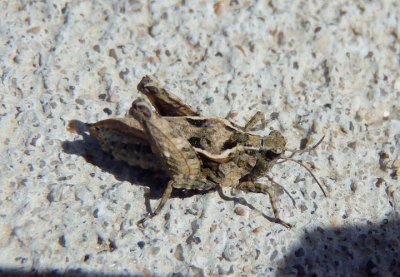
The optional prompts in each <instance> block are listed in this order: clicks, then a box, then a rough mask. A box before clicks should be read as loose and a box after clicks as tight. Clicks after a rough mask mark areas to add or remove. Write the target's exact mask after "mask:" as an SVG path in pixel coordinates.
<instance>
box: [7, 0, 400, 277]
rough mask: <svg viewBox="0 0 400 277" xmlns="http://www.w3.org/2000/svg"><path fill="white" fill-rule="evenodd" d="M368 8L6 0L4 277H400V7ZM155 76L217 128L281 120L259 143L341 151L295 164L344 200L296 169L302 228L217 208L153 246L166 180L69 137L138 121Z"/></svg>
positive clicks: (188, 206) (162, 225) (162, 226)
mask: <svg viewBox="0 0 400 277" xmlns="http://www.w3.org/2000/svg"><path fill="white" fill-rule="evenodd" d="M356 2H357V3H353V1H340V0H335V1H329V2H328V1H217V2H215V1H154V2H153V1H134V0H131V1H29V2H28V1H2V2H1V4H0V38H1V42H2V43H1V45H0V53H1V55H0V61H1V64H0V76H1V85H0V99H1V105H0V124H1V125H0V126H1V130H2V131H1V132H0V142H1V143H0V147H1V161H0V177H1V178H0V238H1V240H0V272H2V273H3V274H4V273H8V274H22V275H23V274H33V273H34V274H46V273H47V274H49V275H52V276H54V275H62V274H67V275H75V276H95V275H99V274H102V275H108V274H109V275H113V276H119V275H130V276H220V275H225V276H253V275H256V276H287V275H291V276H350V275H353V276H396V275H397V276H399V275H400V250H399V244H400V232H399V223H400V222H399V197H400V191H399V188H400V187H399V180H398V178H399V167H400V158H399V151H400V148H399V143H400V107H399V103H400V101H399V100H400V58H399V57H400V29H399V26H400V22H399V14H400V6H399V3H398V1H394V0H393V1H366V0H364V1H356ZM146 74H154V75H155V76H156V77H157V78H158V79H159V80H160V81H161V82H163V83H165V84H166V87H167V88H169V89H170V90H171V91H173V92H175V93H176V94H177V95H179V96H180V97H181V98H182V99H184V100H185V101H186V102H187V103H189V104H190V105H191V106H193V107H195V108H198V109H199V110H200V111H201V113H202V114H203V115H210V116H211V115H213V116H220V117H226V116H228V115H230V117H231V118H232V121H234V122H235V123H237V124H244V122H245V121H246V120H248V119H249V118H250V117H251V115H253V114H254V113H255V112H256V111H262V112H264V113H265V114H266V116H267V117H268V118H269V117H271V114H273V115H274V116H277V119H276V120H274V121H273V122H272V123H271V124H270V125H269V126H268V128H267V130H259V131H257V132H258V133H260V134H267V133H268V132H269V130H270V129H278V130H280V131H281V132H282V133H283V134H284V135H285V136H286V137H287V139H288V141H289V146H290V147H291V148H295V149H298V148H299V147H300V146H301V145H302V144H304V143H305V142H307V144H308V145H312V144H313V143H315V142H316V141H317V140H318V139H319V138H320V137H321V136H322V135H326V138H325V140H324V141H323V143H322V144H321V145H320V146H319V147H318V148H317V149H316V150H315V151H312V152H311V153H305V154H301V155H300V154H296V155H295V158H297V159H301V160H302V161H303V162H304V163H306V164H307V165H309V166H311V167H312V168H313V172H314V174H315V175H316V176H317V177H318V178H319V179H320V180H321V181H322V182H323V184H324V186H325V188H326V190H327V192H328V197H327V198H324V196H323V194H322V193H321V191H320V190H319V189H318V187H317V185H316V184H315V182H313V180H312V178H311V176H310V175H309V174H308V173H307V171H305V170H304V169H303V168H301V167H300V166H298V165H296V164H294V163H289V162H286V163H283V164H279V165H277V166H276V167H275V168H274V169H273V170H272V172H270V173H269V175H270V176H271V177H272V178H274V180H275V181H277V182H278V183H280V184H282V185H284V187H285V188H286V189H287V190H288V191H289V192H290V194H291V196H292V197H293V198H294V199H295V200H296V208H295V207H293V205H292V202H291V200H290V198H289V197H288V196H287V195H282V196H281V197H279V200H278V206H279V211H280V214H281V217H282V219H284V220H286V221H288V222H290V223H292V224H294V225H295V226H294V228H292V229H290V230H288V229H285V228H284V227H282V226H280V225H277V224H274V223H272V222H270V221H268V220H267V219H266V218H265V217H263V216H262V215H260V213H259V212H257V211H256V210H253V209H250V208H249V207H246V206H244V205H240V204H236V205H235V203H234V202H233V201H224V200H223V199H221V197H220V196H219V195H218V193H217V192H209V193H190V192H188V193H184V192H180V193H178V195H175V197H173V198H172V199H170V200H169V201H168V203H167V205H166V206H165V208H164V209H163V210H162V213H161V214H160V215H159V216H157V217H155V218H153V219H152V220H151V221H149V222H147V223H146V226H145V228H144V229H143V230H140V229H139V228H138V227H137V226H136V224H135V223H136V221H138V220H139V219H140V218H141V217H142V216H143V215H144V214H145V213H146V211H147V208H146V205H147V206H148V205H149V204H150V205H151V207H153V208H154V207H155V206H156V205H157V203H158V201H159V198H160V196H161V194H162V186H163V184H164V185H165V180H163V179H161V178H159V177H158V176H157V175H156V176H155V175H154V174H153V173H151V172H150V173H149V172H147V171H144V170H140V169H138V168H130V167H129V166H127V165H125V164H123V163H121V162H118V161H116V160H114V159H113V158H112V157H110V156H109V155H107V154H104V153H103V152H102V151H101V150H100V149H99V147H98V145H97V144H96V142H95V141H94V140H93V139H91V138H89V137H88V136H87V134H85V133H82V132H81V133H80V134H78V133H76V132H74V131H73V130H71V129H69V128H68V127H67V126H68V122H69V121H71V120H76V121H77V122H81V123H83V122H95V121H97V120H101V119H106V118H111V117H122V116H125V114H126V112H127V110H128V108H129V106H130V103H131V102H132V100H133V99H135V97H137V96H138V92H137V90H136V85H137V83H138V82H139V81H140V79H141V77H142V76H143V75H146ZM82 126H83V125H81V127H82ZM83 131H84V130H83ZM224 192H225V193H226V194H227V195H228V196H236V197H243V198H245V199H246V201H247V202H248V203H251V204H252V205H254V206H255V208H257V209H258V210H260V211H262V212H264V213H265V214H266V215H269V216H271V215H272V210H271V206H270V204H269V200H268V197H267V196H266V195H254V194H245V193H241V192H235V191H232V192H231V190H229V189H227V190H224ZM146 195H147V196H146Z"/></svg>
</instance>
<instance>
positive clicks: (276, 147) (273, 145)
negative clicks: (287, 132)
mask: <svg viewBox="0 0 400 277" xmlns="http://www.w3.org/2000/svg"><path fill="white" fill-rule="evenodd" d="M261 149H262V150H263V151H268V152H272V153H274V154H277V155H280V154H282V153H283V152H284V151H285V149H286V139H285V137H284V136H282V134H281V133H280V132H279V131H276V130H274V131H271V132H270V133H269V135H268V136H265V137H263V138H262V146H261Z"/></svg>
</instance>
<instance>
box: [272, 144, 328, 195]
mask: <svg viewBox="0 0 400 277" xmlns="http://www.w3.org/2000/svg"><path fill="white" fill-rule="evenodd" d="M321 141H322V140H321ZM317 145H318V144H317ZM279 158H280V159H284V160H287V161H292V162H295V163H297V164H298V165H300V166H302V167H304V168H305V169H306V170H307V171H308V173H310V174H311V176H312V177H313V178H314V180H315V182H317V184H318V186H319V188H320V189H321V190H322V193H323V194H324V196H325V197H327V196H326V193H325V191H324V189H323V187H322V185H321V183H320V182H319V181H318V179H317V177H315V175H314V174H313V173H312V171H311V169H309V168H308V167H307V166H305V165H304V164H302V163H301V162H299V161H298V160H295V159H292V158H289V157H286V156H281V157H279Z"/></svg>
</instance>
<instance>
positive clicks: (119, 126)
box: [89, 76, 326, 227]
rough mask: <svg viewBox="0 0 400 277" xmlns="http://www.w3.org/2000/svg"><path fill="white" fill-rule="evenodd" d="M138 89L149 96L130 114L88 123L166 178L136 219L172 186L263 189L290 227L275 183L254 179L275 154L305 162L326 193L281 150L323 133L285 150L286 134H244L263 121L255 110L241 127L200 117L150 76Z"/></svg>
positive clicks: (119, 151)
mask: <svg viewBox="0 0 400 277" xmlns="http://www.w3.org/2000/svg"><path fill="white" fill-rule="evenodd" d="M138 90H139V91H140V92H142V93H143V94H144V95H146V96H147V99H148V100H147V99H146V98H141V97H140V98H138V99H136V100H135V101H133V103H132V106H131V108H130V110H129V116H130V117H126V118H115V119H106V120H102V121H99V122H96V123H93V124H89V133H90V135H91V136H93V137H94V138H96V140H97V141H98V142H99V144H100V145H101V147H102V149H103V150H104V151H106V152H110V153H112V155H113V156H114V157H115V158H116V159H118V160H122V161H125V162H127V163H128V164H129V165H132V166H140V167H142V168H144V169H152V170H160V169H161V170H164V171H165V172H166V173H167V174H168V176H169V178H170V181H169V182H168V185H167V188H166V189H165V191H164V193H163V196H162V198H161V201H160V203H159V205H158V206H157V208H156V209H155V211H154V212H153V213H150V214H149V215H147V216H146V217H145V218H143V219H142V220H141V221H140V223H143V222H144V221H145V220H146V219H147V218H149V217H153V216H155V215H157V214H158V213H159V212H160V210H161V209H162V207H163V206H164V204H165V203H166V201H167V200H168V198H169V197H170V195H171V191H172V189H173V188H185V189H197V190H210V189H213V188H217V187H218V186H219V187H232V188H235V189H238V190H242V191H246V192H256V193H264V194H268V195H269V198H270V202H271V206H272V209H273V212H274V216H275V219H276V220H275V222H277V223H279V224H282V225H283V226H285V227H290V226H291V225H290V224H288V223H286V222H284V221H282V220H281V219H279V213H278V210H277V208H276V203H275V195H274V189H273V186H277V185H278V184H277V183H275V182H274V181H273V180H272V179H270V181H271V184H272V186H268V185H266V184H263V183H259V182H257V180H258V179H259V178H261V177H265V175H266V173H268V172H269V171H270V170H271V168H272V167H273V166H274V164H275V163H276V162H277V161H278V160H280V159H281V160H289V161H294V162H296V163H298V164H299V165H301V166H302V167H304V168H305V169H306V170H307V171H308V172H309V173H310V174H311V175H312V177H313V178H314V180H315V181H316V182H317V184H318V185H319V187H320V188H321V190H322V191H323V193H324V195H325V196H326V194H325V192H324V190H323V188H322V186H321V185H320V183H319V182H318V180H317V179H316V177H315V176H314V174H313V173H312V172H311V170H310V169H309V168H308V167H306V166H305V165H303V164H302V163H300V162H299V161H297V160H293V159H292V158H290V157H287V156H285V155H284V153H285V151H290V152H293V153H298V152H308V151H310V150H312V149H315V148H316V147H317V146H318V145H319V144H320V143H321V141H322V139H323V138H322V139H321V140H320V141H319V142H318V143H317V144H316V145H315V146H313V147H311V148H310V149H306V150H289V149H287V148H286V139H285V138H284V137H283V136H282V134H281V133H280V132H278V131H272V132H270V134H269V135H267V136H264V137H262V136H258V135H254V134H250V133H249V130H250V129H251V128H252V127H253V126H254V125H255V124H256V123H257V122H258V121H261V122H262V123H263V126H265V124H266V121H265V119H264V116H263V114H262V113H260V112H258V113H256V114H255V115H254V116H253V117H252V119H250V121H249V122H248V123H247V124H246V126H245V127H240V126H237V125H236V124H234V123H232V122H230V121H229V120H226V119H223V118H218V117H202V116H200V115H199V113H198V112H196V111H194V110H193V109H192V108H190V107H189V106H188V105H186V104H184V103H183V102H182V101H181V100H180V99H179V98H178V97H177V96H175V95H174V94H172V93H170V92H168V91H166V90H165V89H164V88H162V87H161V86H160V85H159V83H158V82H157V81H156V80H155V79H154V78H153V77H150V76H145V77H143V79H142V80H141V82H140V83H139V85H138ZM152 107H153V108H154V109H153V108H152ZM278 186H279V185H278Z"/></svg>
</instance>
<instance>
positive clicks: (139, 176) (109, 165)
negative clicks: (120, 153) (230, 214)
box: [61, 120, 207, 212]
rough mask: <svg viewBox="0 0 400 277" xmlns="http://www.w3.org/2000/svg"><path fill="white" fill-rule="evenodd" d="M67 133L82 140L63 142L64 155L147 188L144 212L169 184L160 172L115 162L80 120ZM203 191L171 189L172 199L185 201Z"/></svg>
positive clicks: (70, 126) (118, 178)
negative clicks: (77, 156)
mask: <svg viewBox="0 0 400 277" xmlns="http://www.w3.org/2000/svg"><path fill="white" fill-rule="evenodd" d="M68 128H69V131H71V132H74V133H77V134H79V135H81V136H82V138H83V139H82V140H75V141H63V142H62V144H61V147H62V149H63V151H64V153H67V154H72V155H79V156H82V157H83V158H84V159H85V160H86V161H87V162H88V163H91V164H93V165H94V166H97V167H99V168H100V169H101V170H102V171H105V172H108V173H110V174H112V175H114V177H115V178H116V179H117V180H118V181H127V182H130V183H132V184H136V185H140V186H148V187H149V191H148V192H147V193H145V202H146V207H147V210H148V211H149V212H150V199H160V198H161V196H162V194H163V192H164V190H165V188H166V186H167V183H168V181H169V178H168V177H167V176H166V174H165V173H164V172H162V171H158V172H154V171H151V170H146V169H142V168H140V167H133V166H130V165H128V164H127V163H126V162H123V161H119V160H117V159H115V158H114V157H113V156H112V155H111V154H110V153H106V152H104V151H103V150H102V149H101V147H100V145H99V144H98V143H97V141H96V140H95V139H94V138H92V137H91V136H89V135H88V134H87V124H86V123H84V122H81V121H79V120H71V121H70V122H69V126H68ZM205 193H207V192H206V191H198V190H186V189H174V191H173V193H172V195H171V197H173V198H187V197H192V196H194V195H203V194H205Z"/></svg>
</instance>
